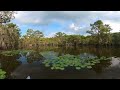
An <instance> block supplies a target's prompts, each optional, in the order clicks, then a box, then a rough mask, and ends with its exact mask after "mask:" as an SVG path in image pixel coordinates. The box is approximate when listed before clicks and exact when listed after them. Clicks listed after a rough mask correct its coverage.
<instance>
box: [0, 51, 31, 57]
mask: <svg viewBox="0 0 120 90" xmlns="http://www.w3.org/2000/svg"><path fill="white" fill-rule="evenodd" d="M32 51H33V50H11V51H2V52H1V53H0V54H2V55H4V56H14V55H19V54H20V53H21V54H23V55H25V54H27V53H28V52H32Z"/></svg>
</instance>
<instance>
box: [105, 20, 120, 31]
mask: <svg viewBox="0 0 120 90" xmlns="http://www.w3.org/2000/svg"><path fill="white" fill-rule="evenodd" d="M104 23H105V24H109V25H110V26H111V28H112V29H113V30H112V31H111V32H119V31H120V24H119V23H117V22H112V21H109V20H106V21H104Z"/></svg>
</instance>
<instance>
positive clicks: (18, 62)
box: [0, 47, 120, 79]
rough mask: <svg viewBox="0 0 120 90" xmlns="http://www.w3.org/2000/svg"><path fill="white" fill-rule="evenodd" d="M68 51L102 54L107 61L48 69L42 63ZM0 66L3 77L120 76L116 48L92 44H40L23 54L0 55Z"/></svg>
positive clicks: (119, 51) (82, 77)
mask: <svg viewBox="0 0 120 90" xmlns="http://www.w3.org/2000/svg"><path fill="white" fill-rule="evenodd" d="M65 54H70V55H80V56H81V57H86V56H97V57H101V56H106V57H112V59H111V60H108V61H102V62H100V63H98V64H95V65H94V66H93V67H92V69H81V70H76V69H74V68H72V67H69V68H67V69H65V70H51V68H49V67H45V65H44V64H43V63H42V62H43V61H44V60H45V59H52V58H54V57H57V56H61V55H65ZM0 67H1V68H2V69H3V70H4V71H6V72H7V79H26V78H27V77H28V76H30V78H31V79H120V48H95V47H76V48H74V47H67V48H63V47H61V48H60V47H59V48H58V47H41V49H39V50H37V51H36V52H34V53H29V52H28V53H27V54H26V55H22V54H19V55H15V56H4V55H0Z"/></svg>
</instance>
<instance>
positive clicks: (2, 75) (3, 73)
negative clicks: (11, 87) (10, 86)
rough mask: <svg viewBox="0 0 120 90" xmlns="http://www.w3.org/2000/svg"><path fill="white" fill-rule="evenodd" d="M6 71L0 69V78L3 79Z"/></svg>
mask: <svg viewBox="0 0 120 90" xmlns="http://www.w3.org/2000/svg"><path fill="white" fill-rule="evenodd" d="M5 74H6V72H5V71H3V70H2V69H0V79H5V77H6V75H5Z"/></svg>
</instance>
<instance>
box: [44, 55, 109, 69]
mask: <svg viewBox="0 0 120 90" xmlns="http://www.w3.org/2000/svg"><path fill="white" fill-rule="evenodd" d="M101 60H110V58H107V57H104V56H102V57H100V58H98V57H94V58H93V57H92V58H91V57H86V58H81V57H80V55H77V56H75V55H70V54H66V55H63V56H59V57H57V58H54V59H46V60H44V61H43V64H45V66H46V67H51V69H52V70H53V69H57V70H64V69H65V68H66V67H69V66H71V67H75V68H76V69H77V70H80V69H82V68H88V69H90V68H92V66H93V65H95V64H96V63H100V61H101Z"/></svg>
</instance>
